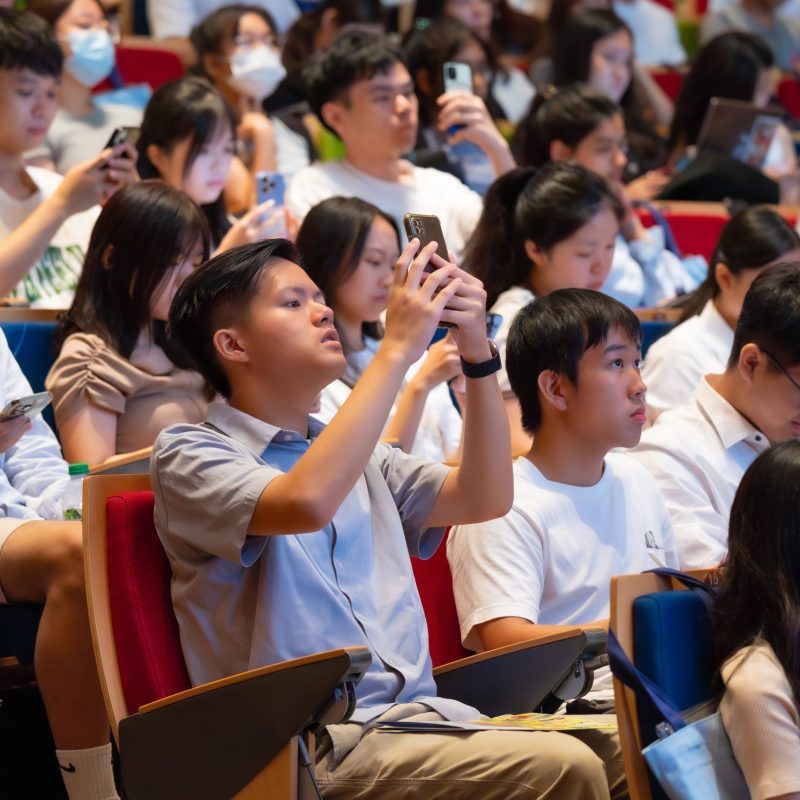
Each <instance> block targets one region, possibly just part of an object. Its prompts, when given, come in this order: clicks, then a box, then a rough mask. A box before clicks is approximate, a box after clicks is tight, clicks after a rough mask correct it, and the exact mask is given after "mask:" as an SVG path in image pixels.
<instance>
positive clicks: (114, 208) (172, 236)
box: [55, 181, 210, 366]
mask: <svg viewBox="0 0 800 800" xmlns="http://www.w3.org/2000/svg"><path fill="white" fill-rule="evenodd" d="M198 243H199V244H200V245H201V247H202V254H203V260H205V259H207V258H208V254H209V247H210V236H209V231H208V224H207V223H206V219H205V216H204V215H203V212H202V211H201V210H200V208H199V206H198V205H197V204H196V203H195V202H194V201H193V200H192V199H191V198H190V197H189V196H188V195H186V194H184V193H183V192H181V191H179V190H178V189H173V188H172V187H171V186H167V184H166V183H163V182H162V181H140V182H139V183H134V184H131V185H129V186H124V187H123V188H122V189H120V190H119V191H118V192H115V193H114V194H113V195H112V196H111V197H110V198H109V200H108V202H107V203H106V204H105V205H104V206H103V210H102V211H101V212H100V216H99V217H98V218H97V222H96V223H95V225H94V228H93V229H92V235H91V238H90V239H89V247H88V249H87V251H86V259H85V261H84V264H83V270H82V271H81V276H80V278H79V279H78V285H77V286H76V287H75V295H74V297H73V300H72V305H71V306H70V307H69V309H68V310H67V311H66V312H65V313H64V314H63V316H62V317H61V320H60V322H59V325H58V330H57V332H56V337H55V345H56V346H57V347H60V346H61V344H62V343H63V341H64V339H66V338H67V336H69V335H70V334H73V333H78V332H82V333H93V334H95V335H96V336H99V337H100V338H101V339H102V340H103V341H104V342H105V343H106V344H107V345H108V346H109V347H111V348H112V349H114V350H116V352H118V353H119V354H120V355H121V356H123V357H124V358H130V355H131V353H132V352H133V349H134V347H135V346H136V342H137V339H138V338H139V335H140V334H141V332H142V331H143V330H146V331H149V332H150V334H151V335H152V337H153V340H154V341H156V342H157V343H158V344H160V345H161V346H162V347H163V348H164V350H165V351H166V352H167V355H168V356H170V358H171V359H172V361H173V363H176V364H178V365H179V366H181V365H182V364H181V361H182V359H181V358H180V357H179V356H178V357H176V352H177V351H176V350H174V349H171V348H170V347H169V345H168V343H167V341H166V338H165V337H164V330H163V329H164V324H163V323H161V322H160V321H157V320H153V319H152V318H151V316H150V301H151V298H152V296H153V293H154V292H155V291H156V289H157V288H158V286H159V284H160V283H161V281H162V280H163V279H164V277H165V276H166V275H167V274H168V272H169V270H170V268H171V267H172V266H173V265H174V264H175V262H176V261H178V260H179V259H181V258H184V257H186V256H187V255H189V254H190V253H191V252H192V251H193V250H194V248H195V247H196V246H197V244H198Z"/></svg>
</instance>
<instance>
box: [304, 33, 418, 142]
mask: <svg viewBox="0 0 800 800" xmlns="http://www.w3.org/2000/svg"><path fill="white" fill-rule="evenodd" d="M395 64H402V65H403V66H405V67H406V68H407V65H406V61H405V58H404V56H403V52H402V50H401V49H400V47H399V46H397V45H395V44H394V42H393V41H392V39H390V38H389V37H388V36H376V35H375V34H374V33H369V32H367V31H363V30H350V31H346V32H345V33H343V34H342V35H341V36H339V37H338V38H337V39H336V41H334V43H333V44H332V45H331V46H330V47H329V48H328V49H327V50H324V51H322V52H319V53H317V54H315V55H314V57H313V58H312V59H311V61H310V62H309V64H308V66H307V67H306V69H305V70H304V72H303V79H304V81H305V84H306V94H307V97H308V102H309V105H310V106H311V110H312V111H313V112H314V113H315V114H316V115H317V117H319V119H320V120H321V121H322V124H323V125H325V127H326V128H328V130H330V131H331V132H332V133H336V131H334V130H333V128H331V127H330V126H329V125H328V124H327V123H326V122H325V119H324V117H323V115H322V106H324V105H325V103H329V102H331V101H332V100H339V101H342V102H344V103H345V104H346V103H347V100H348V96H349V91H350V88H351V87H352V85H353V84H354V83H357V82H358V81H368V80H371V79H372V78H373V77H374V76H375V74H376V73H379V72H380V73H384V74H385V73H388V72H389V70H390V69H391V68H392V67H393V66H394V65H395Z"/></svg>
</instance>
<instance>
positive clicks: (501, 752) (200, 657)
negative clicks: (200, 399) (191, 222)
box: [151, 240, 624, 800]
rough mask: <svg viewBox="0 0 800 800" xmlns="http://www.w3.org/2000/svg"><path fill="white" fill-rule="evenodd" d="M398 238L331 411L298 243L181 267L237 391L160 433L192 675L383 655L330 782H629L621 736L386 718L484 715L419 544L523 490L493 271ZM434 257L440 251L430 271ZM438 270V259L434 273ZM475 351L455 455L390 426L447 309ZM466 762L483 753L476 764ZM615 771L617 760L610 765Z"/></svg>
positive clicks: (490, 511) (316, 299) (223, 381)
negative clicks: (381, 319) (380, 313)
mask: <svg viewBox="0 0 800 800" xmlns="http://www.w3.org/2000/svg"><path fill="white" fill-rule="evenodd" d="M418 247H419V242H418V241H417V240H414V241H413V242H412V243H411V244H409V246H408V247H407V248H406V249H405V250H404V252H403V254H402V255H401V257H400V259H399V261H398V263H397V266H396V269H395V276H394V285H393V288H392V293H391V299H390V301H389V307H388V311H387V322H386V334H385V337H384V339H383V340H382V343H381V346H380V349H379V350H378V353H377V354H376V356H375V358H374V360H373V361H372V363H371V364H370V366H369V367H368V368H367V370H366V371H365V372H364V374H363V376H362V377H361V379H360V380H359V382H358V384H357V385H356V387H355V388H354V389H353V392H352V393H351V395H350V397H349V398H348V400H347V401H346V402H345V404H344V405H343V406H342V408H341V410H340V411H339V413H338V414H337V415H336V416H335V417H334V418H333V420H332V421H331V422H330V424H329V425H328V426H327V427H325V428H323V427H322V426H321V425H319V424H317V423H315V422H314V421H313V420H311V419H309V418H308V413H309V411H310V409H311V408H312V407H313V405H314V403H315V401H316V398H317V395H318V394H319V392H320V391H321V389H322V388H323V387H324V386H325V385H326V384H328V383H329V382H330V381H332V380H334V379H335V378H337V377H339V376H340V375H341V374H342V373H343V371H344V369H345V359H344V355H343V353H342V348H341V346H340V345H339V341H338V337H337V335H336V329H335V328H334V325H333V314H332V312H331V310H330V309H329V308H328V307H327V306H326V305H325V303H324V299H323V297H322V294H321V293H320V291H319V289H318V288H317V287H316V285H315V284H314V283H313V282H312V281H311V279H310V278H309V277H308V276H307V275H306V273H305V272H303V270H302V269H301V268H300V267H298V266H297V263H296V262H297V253H296V251H295V249H294V246H293V245H291V244H290V243H288V242H286V241H283V240H272V241H261V242H257V243H254V244H251V245H245V246H243V247H240V248H236V249H233V250H230V251H228V252H226V253H224V254H222V255H220V256H218V257H216V258H214V259H212V260H211V261H210V262H208V263H207V264H205V265H204V266H203V267H201V268H200V269H198V270H197V271H196V272H195V273H193V274H192V275H191V276H190V277H189V278H188V279H187V280H186V281H185V283H184V284H183V286H182V287H181V288H180V290H179V292H178V294H177V295H176V297H175V300H174V302H173V305H172V309H171V313H170V330H171V332H172V335H173V336H174V337H175V339H176V341H177V342H179V343H180V344H181V346H183V347H184V348H185V349H186V351H187V352H188V353H189V355H190V356H191V357H193V359H194V361H195V363H196V365H197V367H198V369H200V371H201V372H202V373H203V375H204V376H205V377H206V378H207V379H208V380H209V382H210V383H211V384H212V385H213V386H214V387H215V388H216V389H217V390H218V391H219V393H220V394H221V395H223V396H224V397H226V398H227V399H228V403H227V404H223V403H219V404H216V405H212V407H211V408H210V410H209V415H208V419H207V421H206V422H205V423H204V424H202V425H185V424H181V425H173V426H171V427H170V428H167V429H166V430H165V431H163V432H162V434H161V436H160V437H159V439H158V441H157V442H156V445H155V447H154V450H153V458H152V465H151V473H152V478H153V489H154V492H155V495H156V510H155V519H156V526H157V529H158V532H159V535H160V537H161V540H162V542H163V544H164V548H165V550H166V552H167V555H168V556H169V560H170V563H171V566H172V571H173V575H174V577H173V584H172V596H173V603H174V606H175V611H176V615H177V618H178V623H179V625H180V630H181V641H182V645H183V650H184V655H185V658H186V663H187V666H188V669H189V674H190V676H191V679H192V681H193V682H195V683H200V682H202V681H208V680H212V679H214V678H219V677H222V676H224V675H229V674H231V673H235V672H239V671H240V670H244V669H248V668H251V667H258V666H261V665H263V664H268V663H273V662H276V661H280V660H283V659H287V658H295V657H300V656H303V655H308V654H309V653H312V652H315V651H318V650H326V649H330V648H336V647H341V646H345V645H365V646H367V647H369V649H370V651H371V653H372V665H371V667H370V668H369V670H368V672H367V673H366V675H365V676H364V679H363V680H362V681H361V683H360V684H359V686H358V690H357V694H358V702H357V708H356V710H355V712H354V714H353V717H352V722H354V723H356V724H352V722H351V723H346V724H343V725H334V726H329V727H328V728H327V729H326V733H325V734H324V735H322V736H320V737H319V739H318V742H319V744H318V748H317V767H316V772H317V778H318V780H319V782H320V784H321V786H322V791H323V794H324V795H325V796H326V797H348V798H354V797H369V798H379V797H384V796H397V793H398V792H399V791H401V790H402V791H408V787H409V782H410V781H411V782H413V785H414V791H415V792H416V794H415V796H416V797H429V796H433V795H435V796H440V795H441V793H442V792H444V791H452V792H455V793H456V794H457V795H458V796H459V797H460V798H476V800H477V798H480V799H481V800H483V799H484V798H492V797H497V798H508V797H539V796H541V795H545V794H546V795H547V796H554V797H559V798H576V800H577V798H581V800H585V798H607V797H608V796H609V788H608V784H609V783H612V784H615V785H620V784H621V785H623V786H624V778H623V772H622V765H621V761H620V760H619V751H618V748H617V745H616V739H615V738H614V737H592V738H591V739H589V741H591V742H592V745H593V747H595V749H596V751H597V752H598V753H599V754H600V755H601V756H602V758H604V759H605V760H606V765H605V769H604V763H603V760H601V758H600V757H598V755H596V754H595V752H593V750H592V749H590V747H588V746H587V744H585V743H584V742H583V741H580V740H579V739H578V738H576V737H573V736H568V735H564V734H557V733H546V734H542V733H531V734H530V735H529V734H527V733H526V734H521V735H520V734H518V733H515V732H508V731H494V730H493V731H486V732H480V733H475V734H470V735H467V736H465V735H463V734H460V733H454V734H440V733H426V734H386V733H376V732H375V731H373V730H372V726H371V725H370V724H369V723H373V722H374V721H376V720H378V719H379V718H381V717H383V718H385V719H386V718H390V719H395V720H396V719H398V718H399V719H403V718H409V717H419V716H423V717H424V718H426V719H442V718H445V719H466V718H474V717H475V715H476V714H477V711H476V710H475V709H473V708H469V707H466V706H464V705H462V704H460V703H458V702H456V701H453V700H447V699H445V698H440V697H436V687H435V684H434V682H433V677H432V671H431V662H430V657H429V654H428V637H427V630H426V626H425V619H424V616H423V612H422V607H421V604H420V600H419V596H418V594H417V591H416V587H415V584H414V578H413V574H412V571H411V564H410V559H409V551H410V552H411V553H413V554H416V555H421V556H423V557H427V556H430V555H431V554H432V553H433V552H434V550H435V549H436V547H437V546H438V545H439V543H440V542H441V539H442V535H443V526H445V525H447V524H449V523H453V522H467V521H469V522H474V521H479V520H484V519H490V518H492V517H496V516H499V515H502V514H504V513H505V512H506V511H507V510H508V508H509V506H510V505H511V500H512V497H511V494H512V479H511V455H510V444H509V433H508V425H507V422H506V417H505V411H504V407H503V401H502V397H501V395H500V391H499V389H498V386H497V379H496V377H495V376H494V372H495V371H496V369H497V368H498V364H497V359H496V357H495V355H494V351H493V349H492V347H491V346H490V344H489V343H488V342H487V339H486V327H485V325H486V323H485V301H486V295H485V292H484V291H483V287H482V285H481V284H480V282H479V281H478V280H477V279H475V278H473V277H471V276H469V275H467V274H466V273H465V272H463V271H462V270H460V269H458V268H457V267H456V266H454V265H451V264H447V263H446V262H445V261H443V260H442V259H440V258H439V257H438V256H437V257H433V258H432V253H433V250H434V248H435V245H428V246H427V247H426V248H424V249H423V250H422V251H421V252H419V253H418V252H417V250H418ZM429 260H431V261H432V263H433V264H434V266H436V267H437V268H438V269H437V270H436V271H435V272H433V273H430V274H427V275H425V273H424V272H423V270H424V267H425V266H426V264H427V263H428V261H429ZM423 276H424V277H423ZM440 319H442V320H447V321H450V322H452V323H455V324H456V325H457V326H458V327H457V328H455V329H454V330H453V333H452V334H451V335H452V336H453V338H454V340H455V341H456V343H457V345H458V348H459V351H460V353H461V356H462V359H463V362H464V371H465V373H466V374H467V376H468V377H467V379H466V384H467V387H466V396H467V402H466V419H465V434H464V457H463V460H462V462H461V465H460V466H459V467H456V468H452V469H451V468H448V467H445V466H444V465H442V464H438V463H431V462H427V461H424V460H421V459H418V458H416V457H413V456H410V455H407V454H405V453H403V452H401V451H400V450H398V449H394V448H391V447H389V446H387V445H385V444H382V443H380V442H379V438H380V435H381V432H382V430H383V427H384V424H385V422H386V418H387V416H388V414H389V411H390V409H391V407H392V403H393V402H394V399H395V395H396V394H397V391H398V390H399V388H400V385H401V383H402V380H403V376H404V375H405V373H406V370H407V369H408V367H409V366H410V364H412V363H413V362H414V361H416V360H417V359H418V358H419V357H420V356H421V355H422V353H423V351H424V349H425V347H426V345H427V343H428V342H429V341H430V339H431V336H432V334H433V332H434V330H435V329H436V326H437V324H438V323H439V320H440ZM467 763H468V764H469V768H468V769H467V768H466V766H465V765H466V764H467ZM606 770H607V771H608V778H607V777H606Z"/></svg>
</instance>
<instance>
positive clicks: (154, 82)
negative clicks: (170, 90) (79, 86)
mask: <svg viewBox="0 0 800 800" xmlns="http://www.w3.org/2000/svg"><path fill="white" fill-rule="evenodd" d="M117 69H118V70H119V74H120V76H121V78H122V84H123V86H128V85H129V84H136V83H147V84H150V88H151V89H152V90H153V91H155V90H156V89H158V87H159V86H161V85H162V84H164V83H166V82H167V81H171V80H174V79H175V78H181V77H183V73H184V69H183V63H182V62H181V60H180V58H179V57H178V55H177V54H176V53H173V52H171V51H170V50H163V49H160V48H157V47H137V46H135V45H125V44H118V45H117ZM113 88H114V86H113V84H112V83H111V80H110V79H108V78H106V80H104V81H103V82H102V83H100V84H99V85H97V86H95V87H94V89H93V91H94V92H107V91H108V90H109V89H113Z"/></svg>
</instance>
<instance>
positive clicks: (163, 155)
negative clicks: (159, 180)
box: [144, 144, 169, 175]
mask: <svg viewBox="0 0 800 800" xmlns="http://www.w3.org/2000/svg"><path fill="white" fill-rule="evenodd" d="M144 152H145V155H146V156H147V160H148V161H149V162H150V163H151V164H152V165H153V166H154V167H155V168H156V170H157V171H158V173H159V174H160V175H164V174H165V173H166V172H167V161H168V159H169V154H168V152H167V151H166V150H165V149H164V148H163V147H159V146H158V145H157V144H149V145H147V147H146V148H145V151H144Z"/></svg>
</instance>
